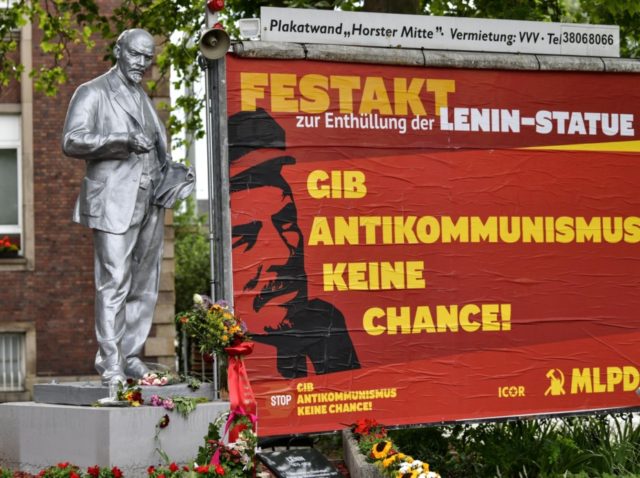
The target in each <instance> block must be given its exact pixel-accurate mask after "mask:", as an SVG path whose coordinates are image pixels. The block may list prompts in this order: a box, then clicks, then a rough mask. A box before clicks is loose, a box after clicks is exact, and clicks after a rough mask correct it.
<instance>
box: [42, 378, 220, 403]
mask: <svg viewBox="0 0 640 478" xmlns="http://www.w3.org/2000/svg"><path fill="white" fill-rule="evenodd" d="M140 388H141V389H142V398H143V399H144V401H145V403H149V400H150V399H151V396H152V395H159V396H161V397H162V398H168V397H177V396H180V397H204V398H208V399H212V398H213V384H211V383H203V384H201V385H200V388H198V390H191V389H190V388H189V387H188V386H187V385H186V384H183V383H181V384H176V385H163V386H161V387H160V386H158V387H156V386H150V385H145V386H144V387H140ZM108 396H109V387H108V386H106V385H102V384H101V383H100V382H65V383H42V384H36V385H34V386H33V400H34V401H35V402H37V403H50V404H56V405H93V404H95V403H96V402H97V401H98V400H99V399H101V398H106V397H108Z"/></svg>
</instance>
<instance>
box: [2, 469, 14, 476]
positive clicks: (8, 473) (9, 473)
mask: <svg viewBox="0 0 640 478" xmlns="http://www.w3.org/2000/svg"><path fill="white" fill-rule="evenodd" d="M0 478H13V473H12V472H11V471H9V470H7V469H4V468H2V467H0Z"/></svg>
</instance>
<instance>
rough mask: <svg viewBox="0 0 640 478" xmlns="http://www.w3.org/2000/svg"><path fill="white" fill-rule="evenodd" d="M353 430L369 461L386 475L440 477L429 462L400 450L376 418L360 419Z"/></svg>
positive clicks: (409, 477) (410, 477)
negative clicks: (430, 466)
mask: <svg viewBox="0 0 640 478" xmlns="http://www.w3.org/2000/svg"><path fill="white" fill-rule="evenodd" d="M351 432H352V433H353V435H354V437H355V438H356V440H357V442H358V447H359V449H360V451H361V452H362V454H363V455H365V456H366V457H367V461H369V462H371V463H374V464H375V465H376V466H377V467H378V469H380V471H381V472H382V474H383V475H384V476H387V477H392V478H440V475H439V474H438V473H436V472H434V471H431V470H430V469H429V464H428V463H426V462H424V461H421V460H416V459H414V458H412V457H410V456H408V455H405V454H404V453H401V452H400V451H398V450H397V449H396V447H395V445H394V443H393V442H392V441H391V440H390V439H389V437H388V435H387V430H386V428H385V427H384V426H382V425H380V424H379V423H378V422H377V421H376V420H374V419H363V420H358V421H357V422H356V423H353V424H352V425H351Z"/></svg>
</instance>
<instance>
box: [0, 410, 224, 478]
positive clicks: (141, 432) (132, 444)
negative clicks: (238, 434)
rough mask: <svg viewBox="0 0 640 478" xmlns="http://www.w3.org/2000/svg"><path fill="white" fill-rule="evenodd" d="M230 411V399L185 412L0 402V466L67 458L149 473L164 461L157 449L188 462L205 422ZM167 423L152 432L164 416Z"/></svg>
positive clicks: (131, 477)
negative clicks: (183, 415)
mask: <svg viewBox="0 0 640 478" xmlns="http://www.w3.org/2000/svg"><path fill="white" fill-rule="evenodd" d="M228 410H229V403H228V402H222V401H216V402H209V403H202V404H199V405H198V406H197V407H196V409H195V410H194V411H193V412H192V413H191V414H190V415H189V416H188V417H187V418H183V417H182V416H180V415H179V414H178V413H176V412H168V411H167V410H164V409H163V408H161V407H145V406H143V407H136V408H133V407H126V408H108V407H78V406H64V405H50V404H39V403H34V402H18V403H2V404H0V444H1V446H0V467H2V468H8V469H13V470H20V471H26V472H29V473H32V474H37V473H38V471H40V470H41V469H43V468H46V467H48V466H51V465H55V464H57V463H60V462H64V461H68V462H70V463H73V464H75V465H78V466H80V467H81V468H83V470H84V471H86V468H87V467H89V466H94V465H99V466H101V467H113V466H117V467H119V468H120V469H121V470H122V471H123V472H124V473H125V476H127V478H143V477H146V476H147V471H146V470H147V468H148V467H149V466H150V465H155V466H157V465H159V464H162V459H161V458H160V456H159V454H158V453H157V452H156V448H159V449H161V450H164V452H166V453H167V455H168V456H169V458H170V459H171V460H172V461H175V462H176V463H181V464H191V463H193V459H194V458H195V456H196V455H197V453H198V447H199V446H201V445H202V444H203V443H204V436H205V435H206V434H207V431H208V427H209V423H211V422H213V421H214V420H215V419H216V418H218V417H219V416H220V414H222V413H224V412H227V411H228ZM165 414H167V415H169V418H170V423H169V426H167V427H166V428H165V429H162V430H160V431H159V433H158V440H157V441H156V440H155V438H154V436H155V434H156V425H157V424H158V422H159V421H160V419H161V418H162V416H163V415H165Z"/></svg>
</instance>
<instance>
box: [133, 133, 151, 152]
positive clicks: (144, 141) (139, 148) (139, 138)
mask: <svg viewBox="0 0 640 478" xmlns="http://www.w3.org/2000/svg"><path fill="white" fill-rule="evenodd" d="M153 147H154V143H153V141H151V140H150V139H149V138H147V137H146V136H145V135H144V134H143V133H130V134H129V149H130V150H131V151H133V152H134V153H137V154H141V153H148V152H149V151H151V150H152V149H153Z"/></svg>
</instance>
